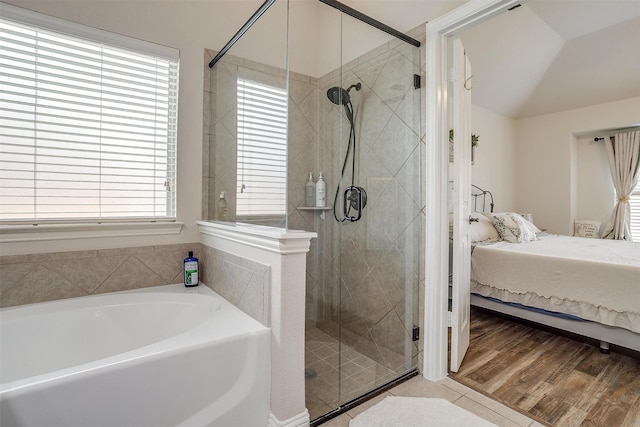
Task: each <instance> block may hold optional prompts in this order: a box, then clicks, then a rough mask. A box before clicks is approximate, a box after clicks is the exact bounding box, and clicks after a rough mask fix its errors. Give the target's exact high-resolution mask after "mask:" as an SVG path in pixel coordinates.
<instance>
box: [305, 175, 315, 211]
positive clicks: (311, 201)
mask: <svg viewBox="0 0 640 427" xmlns="http://www.w3.org/2000/svg"><path fill="white" fill-rule="evenodd" d="M304 205H305V206H307V207H313V206H315V205H316V184H315V182H313V174H312V173H309V181H307V186H306V187H305V191H304Z"/></svg>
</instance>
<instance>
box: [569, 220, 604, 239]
mask: <svg viewBox="0 0 640 427" xmlns="http://www.w3.org/2000/svg"><path fill="white" fill-rule="evenodd" d="M600 225H602V223H601V222H600V221H592V220H588V219H585V220H580V221H575V222H574V223H573V235H574V236H578V237H589V238H594V239H599V238H600Z"/></svg>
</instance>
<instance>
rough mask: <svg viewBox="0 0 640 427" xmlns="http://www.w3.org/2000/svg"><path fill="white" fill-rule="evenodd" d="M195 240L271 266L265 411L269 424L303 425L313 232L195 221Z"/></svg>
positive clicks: (307, 414) (305, 410)
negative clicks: (309, 255) (308, 270)
mask: <svg viewBox="0 0 640 427" xmlns="http://www.w3.org/2000/svg"><path fill="white" fill-rule="evenodd" d="M198 226H199V227H200V236H201V237H200V241H201V242H202V243H203V244H206V245H208V246H211V247H213V248H216V249H219V250H222V251H225V252H229V253H232V254H234V255H236V256H239V257H243V258H248V259H251V260H253V261H256V262H259V263H261V264H266V265H269V266H270V267H271V281H270V282H271V283H270V289H269V290H268V291H266V292H265V297H266V298H269V301H267V305H268V307H269V314H268V315H269V320H268V323H269V325H268V326H269V327H270V328H271V413H270V415H269V420H268V425H269V426H288V427H298V426H306V425H309V413H308V411H307V409H306V407H305V387H304V323H305V322H304V316H305V275H306V254H307V252H308V251H309V245H310V240H311V239H312V238H315V237H317V234H316V233H313V232H307V231H298V230H286V229H282V228H275V227H265V226H256V225H247V224H235V223H225V222H215V221H214V222H207V221H199V222H198Z"/></svg>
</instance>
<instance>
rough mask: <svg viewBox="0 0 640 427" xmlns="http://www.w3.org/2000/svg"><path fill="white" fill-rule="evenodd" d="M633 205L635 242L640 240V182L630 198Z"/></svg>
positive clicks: (632, 229) (633, 234) (632, 216)
mask: <svg viewBox="0 0 640 427" xmlns="http://www.w3.org/2000/svg"><path fill="white" fill-rule="evenodd" d="M629 205H630V206H631V236H633V241H634V242H640V182H638V184H637V185H636V188H635V190H634V191H633V192H632V193H631V197H630V198H629Z"/></svg>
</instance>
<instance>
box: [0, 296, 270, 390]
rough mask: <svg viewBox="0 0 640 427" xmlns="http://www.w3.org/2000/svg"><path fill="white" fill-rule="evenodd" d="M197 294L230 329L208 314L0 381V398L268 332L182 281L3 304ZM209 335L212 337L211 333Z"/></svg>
mask: <svg viewBox="0 0 640 427" xmlns="http://www.w3.org/2000/svg"><path fill="white" fill-rule="evenodd" d="M134 293H135V294H138V293H148V294H154V293H155V294H198V295H204V296H209V297H212V298H214V299H215V300H216V303H217V304H219V307H218V308H217V310H216V313H217V312H219V313H220V316H222V317H224V319H225V323H227V322H231V323H232V324H233V325H234V328H233V329H228V328H220V323H219V321H218V318H217V317H216V318H213V317H212V318H209V319H207V320H205V321H204V322H202V323H200V324H198V325H196V326H195V327H194V328H192V329H188V330H186V331H184V332H183V333H181V334H178V335H174V336H171V337H168V338H166V339H163V340H160V341H156V342H153V343H151V344H148V345H144V346H141V347H136V348H133V349H131V350H129V351H126V352H123V353H118V354H115V355H112V356H108V357H104V358H100V359H97V360H93V361H90V362H86V363H82V364H79V365H75V366H72V367H68V368H62V369H57V370H53V371H50V372H46V373H42V374H37V375H32V376H29V377H25V378H20V379H17V380H13V381H8V382H5V383H0V399H1V398H2V397H3V396H5V395H6V396H9V395H13V394H15V393H21V392H22V391H26V390H27V389H28V388H30V387H32V386H34V385H35V386H38V385H41V384H43V383H46V382H50V381H59V380H64V381H67V380H71V379H72V377H73V376H75V375H80V374H83V373H84V374H91V371H94V370H99V369H101V368H105V367H106V368H109V369H112V368H114V367H116V366H117V365H120V364H124V363H144V362H145V361H147V360H153V359H154V358H159V357H169V356H171V355H172V354H176V353H179V352H181V351H185V350H195V349H198V348H201V347H206V346H208V345H212V344H224V343H225V342H226V341H232V340H237V339H244V338H246V337H249V336H253V335H261V334H267V335H270V333H271V332H270V328H268V327H267V326H264V325H263V324H261V323H260V322H258V321H257V320H255V319H253V318H252V317H251V316H249V315H248V314H246V313H244V312H243V311H241V310H240V309H239V308H238V307H236V306H234V305H233V304H231V303H230V302H229V301H227V300H226V299H225V298H224V297H222V296H221V295H219V294H218V293H216V292H215V291H213V290H212V289H210V288H209V287H207V286H205V285H203V284H200V285H199V286H197V287H194V288H186V287H185V286H184V285H183V284H170V285H161V286H152V287H148V288H141V289H132V290H126V291H118V292H110V293H105V294H96V295H87V296H81V297H74V298H67V299H62V300H55V301H44V302H38V303H33V304H25V305H20V306H14V307H6V308H2V309H0V321H1V318H2V316H1V314H2V313H3V312H5V311H7V312H8V311H13V310H20V309H25V308H31V307H36V306H37V307H44V308H47V307H50V306H52V305H56V304H71V303H73V302H74V301H75V300H82V299H99V298H100V297H103V298H104V297H105V296H113V295H123V294H125V295H126V294H134ZM212 335H213V337H212Z"/></svg>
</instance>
